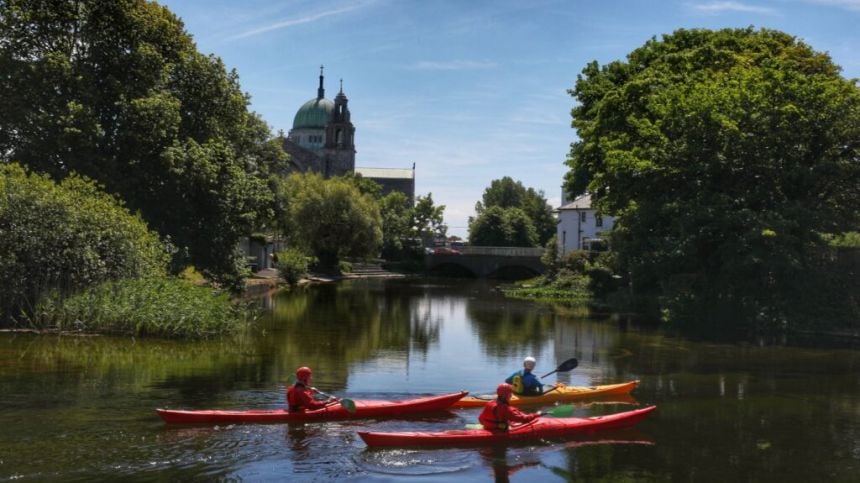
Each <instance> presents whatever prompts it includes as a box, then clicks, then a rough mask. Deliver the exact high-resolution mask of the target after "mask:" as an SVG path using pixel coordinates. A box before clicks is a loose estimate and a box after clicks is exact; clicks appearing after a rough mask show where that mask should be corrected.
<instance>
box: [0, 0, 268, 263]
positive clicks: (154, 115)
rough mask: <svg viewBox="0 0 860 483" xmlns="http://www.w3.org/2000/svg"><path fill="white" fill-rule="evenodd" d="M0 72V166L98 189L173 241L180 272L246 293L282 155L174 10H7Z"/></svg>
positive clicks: (132, 4)
mask: <svg viewBox="0 0 860 483" xmlns="http://www.w3.org/2000/svg"><path fill="white" fill-rule="evenodd" d="M0 72H3V75H2V76H0V105H3V106H4V108H3V109H2V110H0V160H4V161H10V160H17V161H20V162H21V163H23V164H25V165H27V166H29V167H31V168H32V169H34V170H37V171H40V172H44V173H48V174H50V175H51V176H53V177H54V178H56V179H62V178H64V177H66V176H68V175H69V174H70V173H72V172H77V173H80V174H83V175H86V176H88V177H91V178H93V179H96V180H98V181H99V182H100V183H102V184H103V185H104V186H105V188H106V189H107V190H108V191H109V192H111V193H116V194H118V195H120V196H121V197H122V198H123V199H124V200H125V202H126V203H127V205H128V206H129V208H131V209H132V210H135V211H140V212H141V213H142V215H143V217H144V218H145V219H146V220H147V222H148V223H149V225H150V226H152V227H154V228H155V229H157V230H158V231H159V232H160V233H161V234H162V235H169V236H170V238H171V240H172V242H173V244H175V245H176V246H177V247H178V248H179V250H178V252H177V259H176V262H177V264H178V265H184V264H186V263H193V264H195V265H197V266H199V267H201V268H202V269H204V270H206V271H208V272H209V273H211V274H212V275H215V276H216V277H220V278H223V279H232V280H235V278H234V277H235V275H236V274H237V273H238V267H239V264H240V258H239V257H238V254H236V253H234V250H235V247H236V245H237V242H238V240H239V238H240V236H242V235H243V234H246V233H248V232H249V231H250V228H251V226H252V225H253V224H255V223H258V222H259V221H260V214H261V213H263V212H265V210H266V209H267V207H268V203H269V201H270V194H269V191H268V190H267V189H266V186H265V183H264V182H263V181H262V179H263V176H265V175H266V174H267V173H268V172H269V171H272V170H275V169H278V168H279V165H280V163H282V162H283V161H284V159H285V155H284V153H283V151H282V150H281V149H280V147H279V146H277V144H276V143H274V142H271V140H270V133H269V129H268V127H267V126H266V125H265V123H263V122H262V121H261V120H260V119H259V117H257V116H256V115H255V114H253V113H251V112H249V111H248V103H249V100H248V97H247V96H246V95H245V94H244V93H242V91H241V90H240V88H239V83H238V76H237V75H236V73H235V71H233V72H227V70H226V69H225V68H224V65H223V64H222V62H221V61H220V60H219V59H218V58H216V57H213V56H204V55H202V54H200V53H199V52H197V50H196V46H195V45H194V43H193V42H192V40H191V37H190V36H189V35H188V34H187V33H186V32H185V31H184V27H183V24H182V22H181V21H180V20H179V19H178V18H177V17H175V16H174V15H173V14H172V13H171V12H170V11H169V10H168V9H167V8H165V7H163V6H160V5H158V4H157V3H154V2H147V1H144V0H117V1H111V2H101V1H97V0H58V1H55V2H44V1H41V0H0Z"/></svg>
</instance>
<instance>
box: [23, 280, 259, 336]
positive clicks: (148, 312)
mask: <svg viewBox="0 0 860 483" xmlns="http://www.w3.org/2000/svg"><path fill="white" fill-rule="evenodd" d="M249 318H250V311H249V310H248V309H247V308H245V307H242V306H238V305H235V304H234V303H232V302H231V300H230V297H229V295H228V294H227V293H226V292H223V291H218V290H215V289H212V288H208V287H200V286H196V285H194V284H193V283H191V282H189V281H187V280H183V279H180V278H166V277H160V278H144V279H125V280H113V281H108V282H104V283H102V284H99V285H97V286H95V287H93V288H89V289H86V290H84V291H82V292H81V293H78V294H76V295H73V296H71V297H62V296H60V295H59V294H57V293H54V294H53V295H51V296H47V297H45V298H44V299H43V300H42V301H41V302H40V303H39V305H38V306H37V307H36V309H35V310H34V311H33V315H32V316H31V317H29V321H30V323H31V325H33V326H35V327H40V328H56V329H59V330H78V331H83V332H98V333H104V334H118V335H134V336H152V337H166V338H196V339H201V338H207V337H213V336H217V335H221V334H226V333H229V332H232V331H234V330H236V329H237V328H238V327H239V326H240V325H241V323H242V322H244V321H246V320H248V319H249Z"/></svg>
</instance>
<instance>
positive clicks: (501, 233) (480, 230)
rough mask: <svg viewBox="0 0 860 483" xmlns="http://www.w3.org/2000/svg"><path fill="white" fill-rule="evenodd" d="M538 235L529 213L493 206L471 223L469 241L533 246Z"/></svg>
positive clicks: (480, 244) (506, 245)
mask: <svg viewBox="0 0 860 483" xmlns="http://www.w3.org/2000/svg"><path fill="white" fill-rule="evenodd" d="M537 241H538V236H537V233H536V232H535V228H534V225H533V224H532V222H531V220H529V217H528V215H526V213H525V212H524V211H523V210H521V209H519V208H502V207H500V206H492V207H490V208H487V209H484V210H483V211H482V212H481V214H479V215H478V217H477V218H474V219H472V220H471V223H470V224H469V243H471V244H472V245H477V246H489V247H533V246H535V245H537Z"/></svg>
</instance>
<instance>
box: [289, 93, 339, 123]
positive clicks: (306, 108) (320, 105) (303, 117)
mask: <svg viewBox="0 0 860 483" xmlns="http://www.w3.org/2000/svg"><path fill="white" fill-rule="evenodd" d="M332 111H334V103H333V102H331V101H330V100H328V99H311V100H309V101H308V102H306V103H304V104H303V105H302V107H300V108H299V111H298V112H297V113H296V117H295V118H293V129H301V128H314V129H317V128H318V129H322V128H325V126H326V124H328V121H329V119H331V113H332Z"/></svg>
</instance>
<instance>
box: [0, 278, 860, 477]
mask: <svg viewBox="0 0 860 483" xmlns="http://www.w3.org/2000/svg"><path fill="white" fill-rule="evenodd" d="M266 304H267V306H268V307H269V308H270V309H271V315H270V316H268V317H266V318H265V319H264V320H261V321H260V322H259V323H258V324H257V325H256V326H255V327H254V328H253V329H252V330H249V331H248V332H246V333H244V334H242V335H240V336H237V337H235V338H231V339H228V340H220V341H215V342H164V341H152V340H133V339H126V338H123V339H117V338H106V337H57V336H33V335H22V334H9V333H4V334H0V480H2V481H6V480H16V481H43V480H63V481H75V480H79V481H92V480H116V479H123V480H146V481H151V480H218V479H220V480H237V481H238V480H245V481H279V480H288V479H289V480H290V481H311V480H313V481H320V480H347V481H350V480H352V481H365V480H374V481H404V480H409V481H412V480H420V481H463V480H476V481H491V480H493V479H494V478H495V479H496V480H498V481H506V480H508V479H509V480H510V481H564V480H569V479H582V480H601V481H638V480H645V481H720V482H727V481H756V482H758V481H860V351H858V350H853V349H850V348H848V349H808V348H802V347H801V348H798V347H760V346H755V345H723V344H713V343H697V342H691V341H687V340H683V339H679V338H673V337H668V336H664V335H660V334H659V333H655V332H653V331H647V330H639V329H637V328H636V327H634V326H632V325H629V324H625V323H622V322H618V321H613V320H611V319H608V320H589V319H587V318H586V317H584V316H583V314H581V313H576V312H565V311H561V310H559V309H552V308H549V307H545V306H539V305H535V304H531V303H529V302H519V301H510V300H505V299H503V298H501V297H500V295H499V294H498V292H496V291H495V290H494V289H493V287H492V285H489V284H486V283H481V282H471V281H468V282H467V281H456V280H455V281H450V280H449V281H428V280H418V281H415V280H413V281H409V280H367V281H353V282H346V283H340V284H337V285H325V286H315V287H308V288H305V289H300V290H297V291H294V292H291V293H282V294H279V295H277V296H275V297H273V298H272V299H271V300H267V301H266ZM526 355H534V356H535V357H537V359H538V369H537V372H539V373H544V372H549V371H550V370H551V369H552V368H554V367H555V365H556V364H557V363H558V362H560V361H563V360H564V359H567V358H570V357H576V358H578V359H579V361H580V365H579V367H578V368H577V369H575V370H574V371H572V372H570V373H567V374H560V375H559V376H558V378H557V379H556V376H555V375H553V376H550V377H549V378H547V379H549V381H550V382H554V381H556V380H558V381H561V382H564V383H567V384H575V385H595V384H607V383H615V382H621V381H627V380H631V379H639V380H641V381H642V382H641V385H640V386H639V388H638V389H636V390H635V391H634V393H633V395H634V396H635V398H636V399H637V400H638V402H639V403H640V404H643V405H644V404H656V405H657V406H658V410H657V412H656V413H655V414H654V415H652V417H651V418H649V419H648V420H646V421H644V422H643V423H642V424H640V425H639V427H638V428H637V429H635V430H631V431H624V432H617V433H611V434H605V435H598V436H594V437H588V438H579V439H576V440H569V441H565V442H561V443H559V442H555V443H548V442H541V443H534V444H530V445H519V446H515V447H509V448H487V449H440V450H411V449H410V450H383V451H378V450H374V451H371V450H368V449H367V448H366V447H365V445H364V444H363V443H362V441H361V439H360V438H358V436H357V435H356V433H355V432H356V430H359V429H373V430H417V429H423V430H441V429H453V428H461V427H462V426H463V425H464V424H466V423H472V422H475V421H476V419H477V416H478V413H479V411H478V410H457V411H453V412H451V413H443V414H441V415H434V416H431V417H425V418H414V419H411V420H383V421H358V422H331V423H316V424H291V425H287V424H270V425H229V426H190V427H168V426H165V425H164V424H163V423H162V422H161V420H160V419H159V418H158V417H157V415H156V414H155V411H154V409H155V408H157V407H172V408H234V409H238V408H276V407H282V405H283V401H284V389H285V384H284V381H285V380H286V378H287V376H288V375H289V374H290V373H292V372H293V371H294V370H295V368H296V367H298V366H300V365H310V366H312V367H313V368H314V371H315V374H314V383H315V385H316V386H317V387H319V388H320V389H323V390H325V391H328V392H333V393H335V394H339V395H348V396H349V397H352V398H359V399H360V398H406V397H414V396H416V395H423V394H432V393H442V392H454V391H458V390H460V389H469V390H472V391H476V392H485V391H488V390H491V389H492V388H494V387H495V386H496V384H498V382H499V381H500V380H501V379H503V378H504V377H506V376H507V375H508V374H510V373H511V372H512V371H513V370H515V369H517V368H518V367H519V366H520V361H521V360H522V358H523V357H524V356H526ZM633 407H634V406H631V405H630V404H620V403H619V404H615V403H610V404H592V405H580V406H578V408H577V414H578V415H580V416H591V415H597V414H603V413H607V412H615V411H622V410H627V409H631V408H633Z"/></svg>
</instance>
